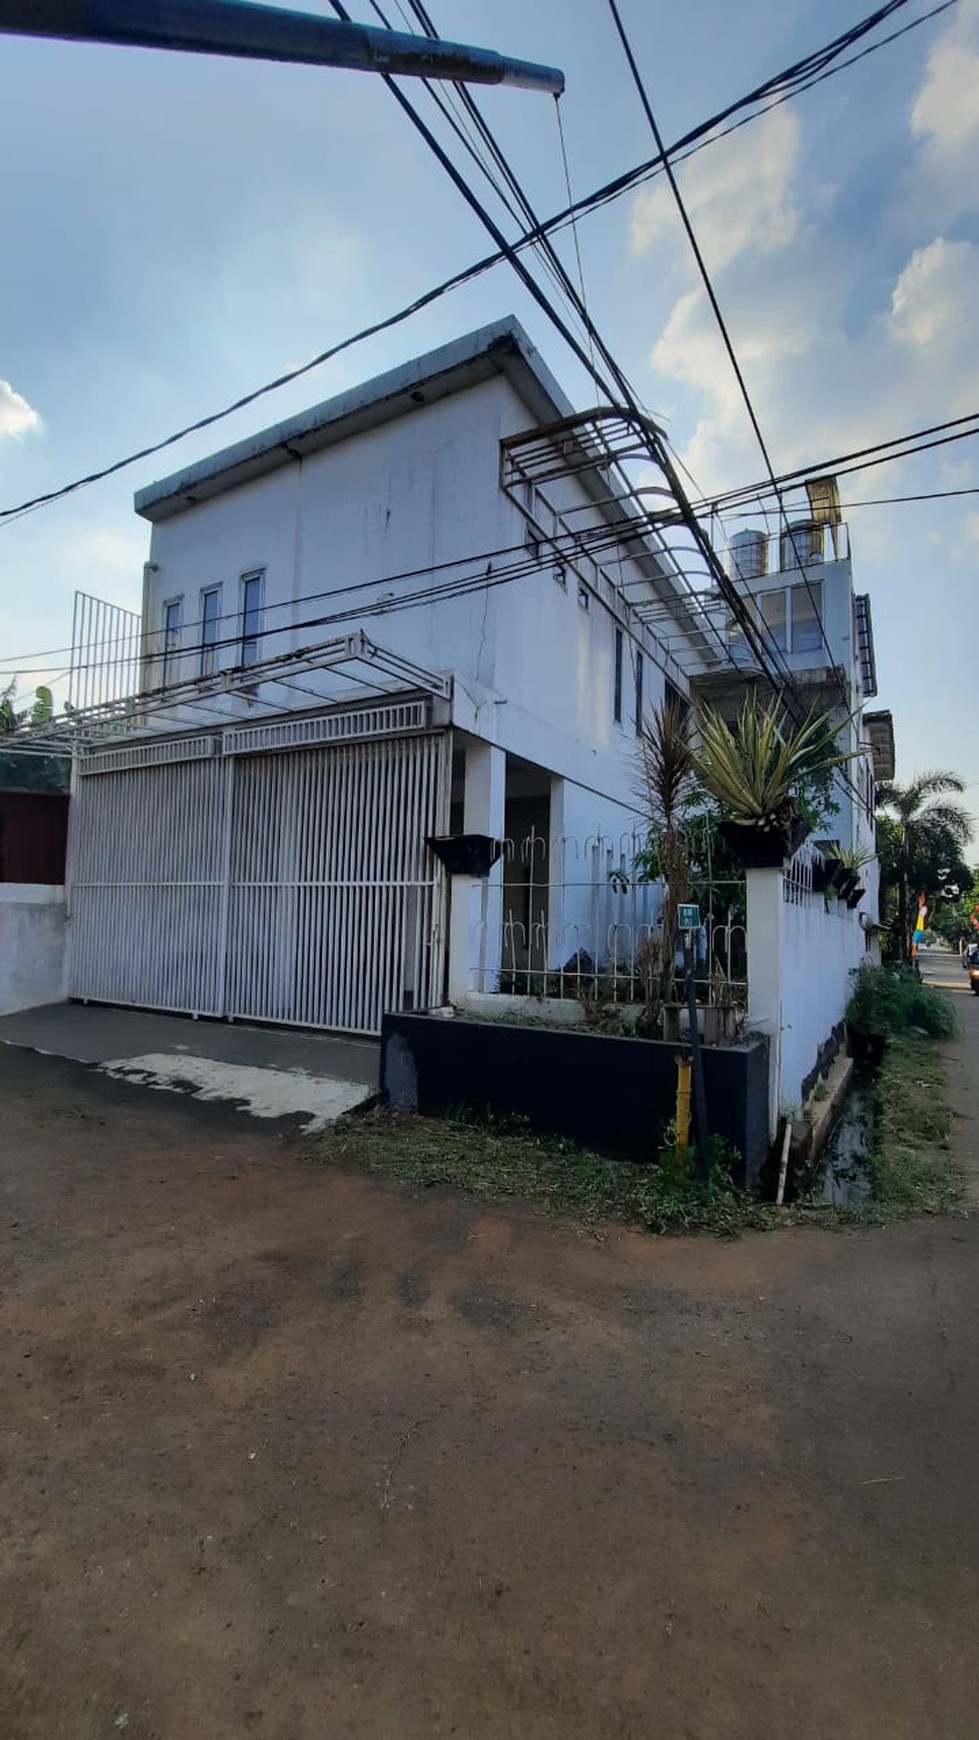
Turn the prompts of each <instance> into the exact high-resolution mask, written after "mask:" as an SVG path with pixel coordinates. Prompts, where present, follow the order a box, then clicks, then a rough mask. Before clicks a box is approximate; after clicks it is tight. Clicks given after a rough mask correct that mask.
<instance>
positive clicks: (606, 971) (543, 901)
mask: <svg viewBox="0 0 979 1740" xmlns="http://www.w3.org/2000/svg"><path fill="white" fill-rule="evenodd" d="M645 844H646V840H645V836H644V835H643V834H641V833H638V832H636V833H628V834H617V835H614V836H610V835H603V834H594V835H589V836H587V837H585V838H577V837H574V836H567V835H565V836H562V837H553V838H548V837H547V836H546V835H543V834H541V833H538V832H537V831H536V830H534V829H531V831H530V833H529V834H527V835H526V836H524V837H523V838H522V839H516V840H511V839H508V840H506V841H505V842H504V861H503V862H504V867H503V917H502V926H503V936H502V956H501V966H500V970H499V971H498V972H497V970H496V969H495V968H493V969H492V970H487V971H484V972H483V973H482V974H480V975H477V977H478V979H479V982H478V983H477V984H475V985H474V987H473V988H474V989H476V990H480V991H505V992H511V993H517V994H525V995H530V996H541V995H548V996H557V997H578V998H586V999H593V998H596V997H599V998H601V999H602V1000H605V1001H610V1002H623V1003H629V1002H641V1001H643V1000H644V999H645V998H646V996H647V993H648V990H649V986H650V983H651V981H652V980H653V979H654V978H657V977H658V976H659V970H660V968H659V963H660V958H661V953H662V947H663V926H662V907H663V894H662V884H661V883H660V882H658V881H650V880H648V879H647V877H646V875H645V873H644V871H643V868H642V866H641V864H640V863H637V860H638V859H639V857H640V854H641V853H642V851H643V848H644V846H645ZM694 897H695V898H699V901H700V907H701V920H702V923H701V928H700V931H699V933H698V934H697V935H696V936H695V938H694V954H695V981H696V988H697V995H698V999H699V1000H700V1001H701V1002H703V1003H721V1002H730V1001H733V1002H736V1003H743V1002H744V1001H745V999H746V993H747V942H746V930H745V916H744V884H743V882H736V881H732V882H722V881H713V882H711V883H709V884H708V883H701V884H699V885H698V887H697V888H696V889H695V891H694ZM675 964H676V966H677V969H678V970H679V968H680V966H681V958H680V956H679V955H678V956H677V961H676V963H675Z"/></svg>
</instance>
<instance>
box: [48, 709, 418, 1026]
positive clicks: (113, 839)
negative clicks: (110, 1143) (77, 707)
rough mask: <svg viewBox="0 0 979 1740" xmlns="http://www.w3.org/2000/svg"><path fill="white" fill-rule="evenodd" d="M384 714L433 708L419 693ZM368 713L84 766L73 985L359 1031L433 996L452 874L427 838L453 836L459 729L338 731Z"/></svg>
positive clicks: (99, 996) (74, 859)
mask: <svg viewBox="0 0 979 1740" xmlns="http://www.w3.org/2000/svg"><path fill="white" fill-rule="evenodd" d="M415 710H417V711H415ZM378 713H379V714H383V716H384V717H385V718H391V717H392V716H394V717H393V718H392V723H393V722H394V719H396V720H397V722H399V723H403V724H406V725H408V726H410V725H411V724H412V723H413V722H414V721H415V719H416V718H417V719H418V721H419V722H421V721H422V720H423V719H424V708H423V704H421V703H405V704H401V705H400V706H398V707H397V708H385V709H379V710H378ZM357 717H358V716H356V715H351V714H349V713H348V714H343V715H339V716H337V715H334V716H333V718H332V719H323V720H308V719H306V720H302V721H299V720H295V721H289V722H282V723H281V724H271V723H270V724H268V725H264V726H259V727H243V728H239V729H232V730H229V731H226V732H225V733H224V734H223V735H222V736H215V735H209V736H200V737H193V738H184V739H182V740H181V739H176V740H173V741H172V742H164V743H160V742H156V743H145V742H144V743H143V744H140V745H133V746H131V747H121V748H113V749H108V750H104V751H96V752H95V753H93V754H91V755H90V756H89V757H88V758H87V759H86V760H84V761H82V763H81V765H80V769H79V777H78V779H77V781H76V791H75V799H74V802H73V805H72V812H73V814H72V837H71V853H70V869H69V914H70V927H69V934H70V938H71V945H70V946H71V955H70V970H69V995H70V996H72V997H80V998H88V999H91V1000H93V1001H99V1002H106V1003H121V1004H129V1005H133V1006H135V1007H140V1008H148V1009H171V1010H179V1011H183V1012H187V1013H192V1014H201V1015H227V1016H240V1017H242V1018H243V1019H250V1020H254V1021H275V1022H284V1023H295V1024H298V1025H300V1026H304V1027H325V1028H332V1029H335V1030H338V1031H347V1032H353V1033H376V1032H378V1031H379V1029H380V1025H381V1015H382V1013H383V1012H384V1011H385V1010H387V1009H392V1010H393V1009H406V1008H407V1009H411V1008H416V1009H417V1008H425V1007H426V1006H428V1005H429V1004H431V1003H433V1002H440V1001H441V998H442V971H443V938H444V924H443V876H442V871H441V868H440V866H439V864H438V862H437V860H436V859H435V857H434V855H433V854H432V853H431V852H430V851H429V850H428V849H427V847H426V846H425V837H426V835H429V834H439V833H444V832H445V831H446V822H447V815H446V806H447V783H448V782H447V737H446V734H445V733H444V732H432V731H425V730H419V731H417V732H416V734H414V735H409V734H407V733H406V734H404V735H401V736H398V737H377V738H373V739H369V740H367V741H361V742H349V741H329V738H331V737H334V738H335V737H337V736H340V735H341V732H339V731H337V730H336V729H335V727H336V726H337V725H338V724H339V723H340V722H348V721H351V720H355V719H356V718H357ZM359 717H360V718H361V719H362V721H363V722H364V723H366V722H367V714H366V713H365V714H364V715H361V716H359ZM317 726H319V727H320V731H319V733H318V736H319V739H320V740H319V741H313V742H310V741H308V739H309V736H310V734H311V733H313V734H314V736H315V735H316V734H315V732H314V728H315V727H317ZM327 727H334V729H330V730H328V729H327ZM346 734H349V727H348V732H347V733H346ZM304 738H305V739H306V741H305V742H304V741H303V740H304ZM323 739H326V741H323ZM297 740H298V743H299V745H300V746H299V747H293V745H295V744H296V743H297ZM277 744H278V745H281V747H276V745H277ZM256 751H257V753H256Z"/></svg>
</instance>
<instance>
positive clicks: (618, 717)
mask: <svg viewBox="0 0 979 1740" xmlns="http://www.w3.org/2000/svg"><path fill="white" fill-rule="evenodd" d="M614 635H615V671H614V693H613V706H612V711H613V714H614V717H615V723H616V725H621V724H622V630H621V628H616V629H615V630H614Z"/></svg>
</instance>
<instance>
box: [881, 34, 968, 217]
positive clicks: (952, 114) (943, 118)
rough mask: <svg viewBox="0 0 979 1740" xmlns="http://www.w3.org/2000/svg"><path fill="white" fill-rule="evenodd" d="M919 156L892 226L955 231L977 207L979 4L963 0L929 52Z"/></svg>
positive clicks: (915, 131) (916, 110) (919, 105)
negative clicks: (925, 227)
mask: <svg viewBox="0 0 979 1740" xmlns="http://www.w3.org/2000/svg"><path fill="white" fill-rule="evenodd" d="M910 133H911V138H912V140H913V141H914V144H915V156H914V160H913V162H912V163H911V165H910V167H909V169H908V170H907V172H906V174H905V176H904V179H903V185H902V186H901V188H900V190H899V197H897V198H896V199H894V200H893V201H892V203H891V211H890V214H889V223H890V225H891V227H892V228H893V229H894V231H895V232H896V233H900V234H903V236H904V237H905V238H906V239H907V240H910V239H912V238H913V237H914V236H915V234H916V233H918V232H920V229H921V227H922V225H927V227H928V229H929V230H931V231H932V232H934V231H935V230H948V229H950V228H951V227H952V225H953V224H956V223H958V222H960V221H961V220H962V219H963V218H967V217H969V216H971V215H972V214H973V213H975V211H976V209H977V204H979V200H977V191H979V190H977V183H976V154H977V150H979V0H959V4H958V5H957V6H956V7H955V10H954V12H953V13H952V14H951V21H950V22H949V23H948V24H946V27H945V29H944V30H942V32H941V34H940V35H939V36H938V37H936V39H935V41H934V43H933V45H932V48H931V51H930V53H929V55H928V61H927V66H926V70H925V74H924V78H923V80H922V83H921V87H920V89H919V91H918V94H917V96H916V98H915V100H914V103H913V105H912V108H911V114H910Z"/></svg>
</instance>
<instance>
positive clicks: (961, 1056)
mask: <svg viewBox="0 0 979 1740" xmlns="http://www.w3.org/2000/svg"><path fill="white" fill-rule="evenodd" d="M920 963H921V976H922V978H923V979H927V981H928V983H929V984H930V985H938V986H940V987H941V989H942V990H943V991H948V992H949V994H950V995H951V996H952V998H953V999H954V1002H955V1011H956V1014H957V1015H958V1018H959V1036H958V1038H957V1039H954V1040H952V1041H951V1043H950V1044H949V1045H948V1046H947V1047H946V1050H945V1062H946V1071H947V1075H948V1097H949V1104H950V1106H951V1109H952V1130H951V1138H950V1139H951V1147H952V1153H953V1154H954V1156H955V1162H956V1165H957V1166H958V1168H959V1170H960V1171H961V1174H962V1178H963V1185H964V1193H965V1203H966V1206H967V1207H968V1208H970V1209H979V1119H977V1116H976V1113H977V1109H979V997H977V996H975V995H974V993H973V992H972V990H971V989H970V986H969V975H968V974H967V973H966V972H964V971H963V968H962V965H961V962H960V961H959V957H958V955H953V954H947V953H945V952H944V951H942V952H939V951H938V950H937V949H923V950H922V952H921V955H920Z"/></svg>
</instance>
